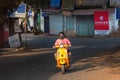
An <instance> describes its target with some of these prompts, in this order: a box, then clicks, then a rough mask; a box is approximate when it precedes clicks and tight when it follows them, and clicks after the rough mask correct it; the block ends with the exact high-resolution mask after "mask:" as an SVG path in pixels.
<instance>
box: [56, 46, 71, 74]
mask: <svg viewBox="0 0 120 80" xmlns="http://www.w3.org/2000/svg"><path fill="white" fill-rule="evenodd" d="M68 47H69V45H66V44H65V45H63V44H61V45H57V46H54V48H57V52H56V53H55V58H56V61H57V65H56V67H58V68H61V71H62V73H63V74H64V73H65V72H66V69H68V68H70V61H69V53H68V50H67V48H68Z"/></svg>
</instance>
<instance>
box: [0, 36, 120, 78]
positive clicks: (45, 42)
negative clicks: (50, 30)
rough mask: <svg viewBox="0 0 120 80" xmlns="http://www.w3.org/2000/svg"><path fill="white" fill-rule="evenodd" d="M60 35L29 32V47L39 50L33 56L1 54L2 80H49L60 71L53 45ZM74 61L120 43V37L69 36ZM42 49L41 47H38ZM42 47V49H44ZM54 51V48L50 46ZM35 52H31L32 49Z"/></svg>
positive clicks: (0, 73) (0, 74)
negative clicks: (3, 55) (32, 34)
mask: <svg viewBox="0 0 120 80" xmlns="http://www.w3.org/2000/svg"><path fill="white" fill-rule="evenodd" d="M56 39H57V37H54V36H52V37H50V36H46V37H44V36H31V35H27V46H28V47H29V48H30V49H37V52H38V53H39V52H40V53H42V52H43V51H46V53H45V54H37V55H31V56H12V57H0V80H49V79H50V78H51V77H52V76H54V75H55V74H57V73H59V72H60V70H59V69H57V68H56V67H55V60H54V56H53V53H52V52H51V51H50V49H49V48H51V47H52V45H53V44H54V41H55V40H56ZM70 40H71V42H72V46H73V47H72V48H71V52H72V63H73V64H74V63H75V62H77V61H78V60H80V59H83V58H86V57H91V56H94V55H96V53H98V52H104V51H108V50H111V49H113V47H115V46H119V45H120V38H117V37H114V38H70ZM39 49H40V50H39ZM42 49H43V50H42ZM51 50H52V51H53V52H54V50H53V49H51ZM31 53H32V52H31Z"/></svg>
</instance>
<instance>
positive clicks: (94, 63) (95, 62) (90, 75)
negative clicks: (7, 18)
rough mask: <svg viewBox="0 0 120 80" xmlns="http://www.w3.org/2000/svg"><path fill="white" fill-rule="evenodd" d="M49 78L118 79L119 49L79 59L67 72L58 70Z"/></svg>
mask: <svg viewBox="0 0 120 80" xmlns="http://www.w3.org/2000/svg"><path fill="white" fill-rule="evenodd" d="M50 80H120V50H117V52H116V53H114V54H113V53H112V52H111V53H110V52H108V53H107V54H106V53H105V54H104V53H102V54H98V55H97V56H94V57H90V58H85V59H82V60H79V61H77V62H76V63H74V64H73V65H72V68H71V70H70V71H69V72H68V73H67V74H65V75H63V74H61V73H60V72H59V73H57V74H56V75H54V76H52V77H51V78H50Z"/></svg>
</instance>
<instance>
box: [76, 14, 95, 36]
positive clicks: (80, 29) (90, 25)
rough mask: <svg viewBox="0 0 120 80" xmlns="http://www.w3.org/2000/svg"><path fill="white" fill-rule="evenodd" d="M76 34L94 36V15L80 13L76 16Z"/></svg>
mask: <svg viewBox="0 0 120 80" xmlns="http://www.w3.org/2000/svg"><path fill="white" fill-rule="evenodd" d="M76 31H77V36H94V16H93V15H82V16H77V17H76Z"/></svg>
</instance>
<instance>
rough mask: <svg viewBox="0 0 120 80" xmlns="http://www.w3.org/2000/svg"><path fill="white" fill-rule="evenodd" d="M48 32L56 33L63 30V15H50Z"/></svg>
mask: <svg viewBox="0 0 120 80" xmlns="http://www.w3.org/2000/svg"><path fill="white" fill-rule="evenodd" d="M49 20H50V21H49V24H50V34H55V35H56V34H58V33H59V32H61V31H63V16H62V15H50V19H49Z"/></svg>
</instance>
